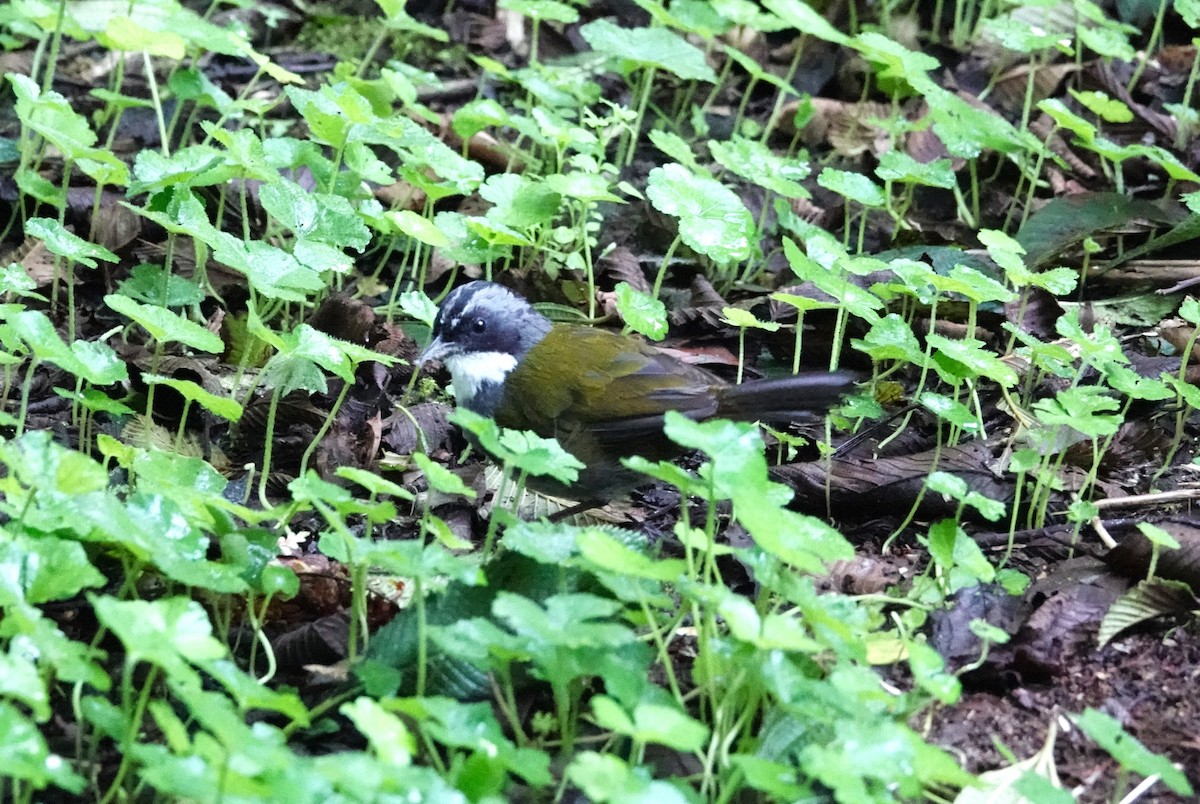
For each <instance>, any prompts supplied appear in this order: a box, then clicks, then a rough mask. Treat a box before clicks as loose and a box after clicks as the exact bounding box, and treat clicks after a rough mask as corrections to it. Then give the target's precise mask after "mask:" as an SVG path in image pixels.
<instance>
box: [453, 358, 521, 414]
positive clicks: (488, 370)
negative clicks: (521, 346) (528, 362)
mask: <svg viewBox="0 0 1200 804" xmlns="http://www.w3.org/2000/svg"><path fill="white" fill-rule="evenodd" d="M445 363H446V368H448V369H450V379H451V380H452V381H453V385H454V396H455V398H457V399H458V402H459V404H464V403H466V402H467V401H469V400H471V399H473V398H474V397H475V394H477V393H479V388H480V386H482V385H483V384H484V383H486V382H494V383H496V384H502V383H503V382H504V379H505V378H506V377H507V376H508V374H509V372H510V371H512V370H513V369H515V368H516V367H517V359H516V358H515V357H513V356H512V355H510V354H509V353H508V352H472V353H471V354H466V355H454V356H452V357H447V358H446V360H445Z"/></svg>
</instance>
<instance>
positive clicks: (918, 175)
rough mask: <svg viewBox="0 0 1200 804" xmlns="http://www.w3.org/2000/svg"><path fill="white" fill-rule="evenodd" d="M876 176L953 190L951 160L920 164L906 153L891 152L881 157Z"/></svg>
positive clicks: (936, 160)
mask: <svg viewBox="0 0 1200 804" xmlns="http://www.w3.org/2000/svg"><path fill="white" fill-rule="evenodd" d="M875 175H876V176H878V177H879V178H881V179H883V180H885V181H898V182H902V183H904V184H921V185H924V186H926V187H941V188H943V189H947V190H950V189H953V188H954V186H955V178H954V170H953V169H952V168H951V166H950V160H949V159H935V160H933V161H932V162H918V161H917V160H916V159H913V158H912V157H911V156H909V155H908V154H907V153H905V152H904V151H897V150H891V151H887V152H885V153H883V154H881V155H880V157H879V165H878V166H877V167H876V168H875Z"/></svg>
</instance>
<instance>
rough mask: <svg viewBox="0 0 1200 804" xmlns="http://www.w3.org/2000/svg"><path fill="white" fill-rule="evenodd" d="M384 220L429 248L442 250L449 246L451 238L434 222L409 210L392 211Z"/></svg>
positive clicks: (385, 215) (386, 214)
mask: <svg viewBox="0 0 1200 804" xmlns="http://www.w3.org/2000/svg"><path fill="white" fill-rule="evenodd" d="M384 218H386V219H387V221H388V222H389V223H391V224H392V225H393V226H395V227H396V229H398V230H399V231H400V232H402V233H404V234H406V235H408V236H409V237H411V238H414V239H416V240H419V241H421V242H422V243H424V244H425V245H427V246H435V247H437V248H441V247H443V246H446V245H449V243H450V238H448V237H446V233H445V232H443V231H442V230H441V229H439V228H438V227H437V225H436V224H434V223H433V221H431V220H429V219H428V218H426V217H425V216H423V215H419V214H417V213H416V212H413V211H412V210H409V209H402V210H392V211H389V212H386V213H384Z"/></svg>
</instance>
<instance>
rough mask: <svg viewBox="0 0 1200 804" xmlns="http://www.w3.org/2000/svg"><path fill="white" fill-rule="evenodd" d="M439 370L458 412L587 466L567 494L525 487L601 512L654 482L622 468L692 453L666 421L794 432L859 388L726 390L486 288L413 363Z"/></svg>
mask: <svg viewBox="0 0 1200 804" xmlns="http://www.w3.org/2000/svg"><path fill="white" fill-rule="evenodd" d="M435 361H436V362H440V363H441V364H442V365H444V366H445V367H446V368H447V369H448V370H449V372H450V378H451V384H452V386H453V388H454V395H455V398H456V400H457V404H458V405H459V406H460V407H464V408H466V409H468V410H470V411H472V412H474V413H477V414H479V415H481V416H486V417H490V418H492V419H494V420H495V422H496V423H497V424H498V425H500V426H501V427H506V428H511V429H518V430H531V431H533V432H534V433H536V434H537V435H540V436H542V437H546V438H554V439H556V440H557V441H558V442H559V444H560V445H561V446H562V447H563V449H565V450H566V451H567V452H569V453H571V454H572V455H574V456H575V457H576V458H577V459H578V460H579V461H580V462H582V463H583V464H584V466H585V468H584V469H582V470H580V472H579V478H578V480H577V481H576V482H575V483H574V484H572V485H571V486H569V487H568V486H566V485H564V484H561V483H559V482H557V481H554V480H550V479H548V478H530V480H529V484H530V486H531V487H533V488H534V489H535V490H537V491H541V492H544V493H547V494H552V495H554V496H558V497H566V498H568V499H573V500H589V501H600V502H608V501H609V500H612V499H615V498H616V497H618V496H620V495H621V494H623V493H625V492H627V491H629V490H631V489H633V488H634V487H636V486H637V485H638V484H639V479H640V480H641V481H642V482H648V480H647V479H646V478H645V477H644V476H642V475H639V474H638V473H636V472H634V471H633V470H631V469H628V468H627V467H625V466H623V465H622V464H621V462H620V459H621V458H626V457H631V456H634V455H638V456H642V457H644V458H647V459H649V460H670V459H673V458H675V457H678V456H679V455H680V454H682V453H683V452H685V450H684V448H682V447H679V446H678V445H676V444H674V443H673V442H671V441H670V440H669V439H668V438H667V437H666V435H665V434H664V433H663V422H664V415H665V414H666V412H667V411H669V410H675V411H679V412H680V413H682V414H683V415H685V416H688V417H690V418H692V419H694V420H697V421H704V420H707V419H712V418H726V419H733V420H738V421H770V422H786V421H794V420H797V419H802V418H805V417H809V418H811V417H812V415H813V413H823V412H824V411H826V410H828V409H829V408H830V407H832V406H833V405H835V404H837V403H838V401H839V400H840V399H841V398H842V396H843V395H844V394H846V393H848V392H849V391H850V390H852V389H853V387H854V383H855V382H856V381H857V380H858V379H859V377H858V375H857V374H854V373H851V372H845V371H834V372H825V371H821V372H808V373H801V374H796V375H792V376H788V377H782V378H779V379H762V380H751V381H748V382H745V383H742V384H737V385H735V384H731V383H729V382H727V381H726V380H724V379H722V378H720V377H718V376H716V375H715V374H713V373H711V372H709V371H707V370H705V369H703V368H701V367H699V366H694V365H691V364H688V363H685V362H683V361H682V360H680V359H679V358H677V357H675V356H673V355H671V354H668V353H667V352H664V351H662V350H660V349H656V348H655V347H653V346H651V345H650V344H648V343H647V342H646V341H644V340H642V339H641V338H640V337H639V336H636V335H627V334H622V333H618V332H615V331H613V330H610V329H603V328H599V327H591V326H585V325H576V324H564V323H552V322H551V321H550V320H549V319H548V318H546V317H545V316H544V315H542V314H541V313H540V312H538V311H537V310H536V309H535V308H534V307H533V305H532V304H530V303H529V301H528V300H526V299H525V298H524V297H523V296H521V295H519V294H517V293H515V292H514V291H512V290H509V289H508V288H507V287H505V286H503V285H501V284H498V283H495V282H489V281H484V280H476V281H473V282H469V283H467V284H465V285H460V286H459V287H457V288H455V289H454V290H452V291H451V292H450V293H449V294H448V295H447V296H446V298H445V299H444V300H443V302H442V304H441V305H440V306H439V308H438V312H437V315H436V317H435V318H434V322H433V333H432V339H431V341H430V343H429V345H428V346H427V347H426V348H425V349H424V351H422V353H421V354H420V356H419V357H418V364H419V365H422V366H424V365H426V364H428V363H432V362H435Z"/></svg>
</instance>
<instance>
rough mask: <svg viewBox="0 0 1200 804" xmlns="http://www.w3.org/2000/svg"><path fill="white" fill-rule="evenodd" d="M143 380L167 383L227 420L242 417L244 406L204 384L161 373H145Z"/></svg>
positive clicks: (187, 398) (231, 420)
mask: <svg viewBox="0 0 1200 804" xmlns="http://www.w3.org/2000/svg"><path fill="white" fill-rule="evenodd" d="M142 380H143V381H145V382H146V383H149V384H151V385H165V386H167V387H169V388H174V389H175V390H176V391H178V392H179V394H180V395H181V396H182V397H183V398H184V399H186V400H188V401H190V402H196V403H198V404H199V405H200V406H201V407H203V408H204V409H205V410H207V411H208V412H209V413H212V414H214V415H216V416H220V417H221V418H222V419H225V420H226V421H230V422H236V421H238V420H240V419H241V418H242V406H241V405H239V404H238V403H237V401H236V400H234V399H230V398H229V397H227V396H217V395H216V394H213V393H210V392H209V391H206V390H205V389H204V387H203V386H201V385H199V384H198V383H195V382H192V381H191V380H176V379H173V378H171V377H164V376H162V375H160V374H143V375H142Z"/></svg>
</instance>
